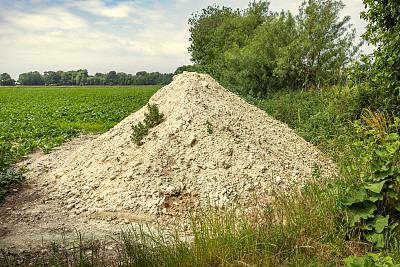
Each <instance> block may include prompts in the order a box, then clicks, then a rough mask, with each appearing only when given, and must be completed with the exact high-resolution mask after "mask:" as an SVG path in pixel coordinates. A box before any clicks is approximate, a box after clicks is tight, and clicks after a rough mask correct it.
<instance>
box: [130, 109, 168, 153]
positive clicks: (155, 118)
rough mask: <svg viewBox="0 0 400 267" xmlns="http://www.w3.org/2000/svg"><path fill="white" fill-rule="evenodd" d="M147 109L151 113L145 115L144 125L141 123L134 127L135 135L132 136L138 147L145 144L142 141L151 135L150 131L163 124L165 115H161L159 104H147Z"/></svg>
mask: <svg viewBox="0 0 400 267" xmlns="http://www.w3.org/2000/svg"><path fill="white" fill-rule="evenodd" d="M147 109H148V110H149V112H148V113H147V112H146V113H144V120H143V123H142V122H141V121H140V122H139V123H138V124H136V125H132V130H133V133H132V134H131V139H132V141H134V142H135V143H136V144H137V145H138V146H141V145H142V144H143V142H142V140H143V138H144V136H146V135H148V134H149V129H150V128H153V127H154V126H156V125H158V124H160V123H161V121H162V119H163V117H164V114H163V113H160V111H159V109H158V106H157V104H150V103H149V104H147Z"/></svg>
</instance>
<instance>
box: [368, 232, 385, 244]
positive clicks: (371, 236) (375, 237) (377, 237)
mask: <svg viewBox="0 0 400 267" xmlns="http://www.w3.org/2000/svg"><path fill="white" fill-rule="evenodd" d="M365 239H367V241H368V242H371V243H372V245H373V246H374V247H376V248H384V247H385V237H384V235H383V234H377V233H375V232H372V233H368V234H366V235H365Z"/></svg>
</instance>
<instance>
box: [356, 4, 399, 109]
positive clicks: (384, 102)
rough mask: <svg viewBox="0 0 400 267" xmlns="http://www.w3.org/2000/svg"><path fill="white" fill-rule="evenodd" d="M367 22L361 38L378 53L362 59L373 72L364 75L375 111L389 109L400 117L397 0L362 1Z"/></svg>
mask: <svg viewBox="0 0 400 267" xmlns="http://www.w3.org/2000/svg"><path fill="white" fill-rule="evenodd" d="M363 2H364V5H365V7H366V8H368V10H367V11H366V12H362V13H361V17H362V18H363V19H365V20H367V21H368V25H367V31H366V32H365V33H364V34H363V35H362V37H363V38H364V39H365V40H366V41H367V42H368V43H370V44H372V45H375V46H377V49H376V50H375V51H374V52H373V53H372V54H371V55H368V56H365V57H364V58H363V61H364V63H365V64H367V65H368V66H370V69H369V70H368V71H366V72H364V74H365V75H366V76H367V77H368V86H369V87H371V88H373V90H372V92H371V97H373V98H375V100H371V101H370V102H373V103H372V104H373V107H372V108H381V109H390V110H392V111H393V112H394V113H395V115H397V116H400V35H399V32H400V5H399V1H398V0H363Z"/></svg>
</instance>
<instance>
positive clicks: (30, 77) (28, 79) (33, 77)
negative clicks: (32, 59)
mask: <svg viewBox="0 0 400 267" xmlns="http://www.w3.org/2000/svg"><path fill="white" fill-rule="evenodd" d="M18 82H19V83H20V84H22V85H44V84H45V83H44V78H43V76H42V75H41V74H40V73H39V72H38V71H31V72H27V73H22V74H20V75H19V78H18Z"/></svg>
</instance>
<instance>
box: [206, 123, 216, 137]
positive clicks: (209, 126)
mask: <svg viewBox="0 0 400 267" xmlns="http://www.w3.org/2000/svg"><path fill="white" fill-rule="evenodd" d="M206 126H207V132H208V133H209V134H212V133H213V132H214V131H213V129H212V125H211V123H210V122H209V121H208V120H207V121H206Z"/></svg>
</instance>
